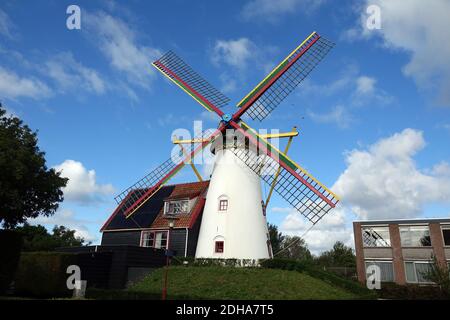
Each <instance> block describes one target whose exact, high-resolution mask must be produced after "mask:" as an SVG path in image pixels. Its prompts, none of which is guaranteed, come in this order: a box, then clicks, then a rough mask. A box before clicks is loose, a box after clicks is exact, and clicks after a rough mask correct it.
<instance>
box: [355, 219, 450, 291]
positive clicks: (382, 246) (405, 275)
mask: <svg viewBox="0 0 450 320" xmlns="http://www.w3.org/2000/svg"><path fill="white" fill-rule="evenodd" d="M353 231H354V239H355V251H356V265H357V271H358V280H359V281H360V282H362V283H365V282H366V268H367V267H368V266H369V265H373V264H375V265H377V266H379V267H380V270H381V281H382V282H383V281H384V282H395V283H397V284H401V285H402V284H406V283H416V284H429V282H428V281H427V280H426V279H425V278H424V277H423V274H424V273H425V272H426V271H427V270H428V268H429V266H430V263H431V261H432V256H433V255H434V256H435V257H436V258H437V260H438V262H439V263H441V264H447V265H448V264H449V263H450V219H414V220H378V221H355V222H353Z"/></svg>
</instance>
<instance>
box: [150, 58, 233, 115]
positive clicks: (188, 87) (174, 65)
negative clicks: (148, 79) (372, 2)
mask: <svg viewBox="0 0 450 320" xmlns="http://www.w3.org/2000/svg"><path fill="white" fill-rule="evenodd" d="M153 65H154V66H155V67H156V68H157V69H158V70H159V71H161V72H162V73H163V74H164V75H165V76H166V77H168V78H169V79H170V80H171V81H172V82H174V83H175V84H176V85H177V86H179V87H180V88H181V89H183V90H184V91H185V92H186V93H187V94H189V95H190V96H191V97H193V98H194V99H195V100H196V101H197V102H198V103H200V104H201V105H202V106H203V107H204V108H206V109H207V110H209V111H215V109H216V108H221V107H224V106H225V105H227V104H228V102H229V101H230V99H229V98H228V97H226V96H225V95H224V94H223V93H221V92H220V91H219V90H217V89H216V88H214V87H213V86H212V85H211V84H209V83H208V82H207V81H206V80H205V79H203V78H202V77H201V76H200V75H199V74H198V73H197V72H195V71H194V70H193V69H192V68H191V67H190V66H189V65H188V64H187V63H186V62H184V61H183V60H182V59H181V58H180V57H178V56H177V55H176V54H175V53H173V52H172V51H169V52H167V53H166V54H164V55H163V56H162V57H161V58H159V59H158V60H156V61H155V62H153Z"/></svg>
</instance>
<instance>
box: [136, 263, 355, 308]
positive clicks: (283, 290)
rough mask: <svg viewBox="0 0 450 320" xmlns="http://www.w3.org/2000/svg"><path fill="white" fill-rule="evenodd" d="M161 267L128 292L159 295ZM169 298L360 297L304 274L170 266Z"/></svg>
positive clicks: (270, 270) (247, 269) (297, 298)
mask: <svg viewBox="0 0 450 320" xmlns="http://www.w3.org/2000/svg"><path fill="white" fill-rule="evenodd" d="M163 272H164V269H158V270H156V271H154V272H153V273H151V274H149V275H148V276H146V277H145V278H144V279H143V280H142V281H140V282H139V283H136V284H135V285H133V286H132V287H131V288H129V291H131V292H136V293H146V294H154V295H158V294H160V293H161V288H162V284H163V281H162V279H163ZM168 278H169V286H168V298H169V299H171V297H172V298H176V297H190V298H191V299H252V300H253V299H279V300H294V299H295V300H300V299H359V298H360V296H358V295H357V294H355V293H351V292H350V291H348V290H345V289H343V288H339V287H336V286H333V285H332V284H329V283H326V282H324V281H322V280H320V279H317V278H314V277H311V276H309V275H307V274H304V273H301V272H297V271H288V270H278V269H264V268H234V267H218V266H211V267H186V266H174V267H171V268H170V269H169V277H168Z"/></svg>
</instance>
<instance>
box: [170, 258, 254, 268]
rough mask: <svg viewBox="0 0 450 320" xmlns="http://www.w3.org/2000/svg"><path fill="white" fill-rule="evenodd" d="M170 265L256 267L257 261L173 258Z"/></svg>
mask: <svg viewBox="0 0 450 320" xmlns="http://www.w3.org/2000/svg"><path fill="white" fill-rule="evenodd" d="M171 264H172V265H175V266H178V265H185V264H186V265H188V266H191V267H211V266H222V267H258V266H259V262H258V260H252V259H215V258H193V257H186V258H180V257H174V258H173V259H172V262H171Z"/></svg>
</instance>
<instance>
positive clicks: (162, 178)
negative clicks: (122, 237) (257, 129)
mask: <svg viewBox="0 0 450 320" xmlns="http://www.w3.org/2000/svg"><path fill="white" fill-rule="evenodd" d="M224 128H225V126H224V125H221V126H220V127H219V128H218V129H217V130H215V131H214V132H213V133H212V134H211V139H206V140H205V142H202V143H200V144H198V145H197V146H196V147H195V148H194V149H193V150H192V151H191V152H189V153H188V154H187V155H186V156H185V157H184V158H183V157H181V158H180V159H178V160H176V159H173V158H172V157H171V158H170V159H168V160H166V161H164V162H163V163H162V164H161V165H159V166H158V167H157V168H156V169H154V170H153V171H152V172H150V173H149V174H147V175H146V176H145V177H143V178H142V179H140V180H139V181H138V182H136V183H135V184H133V185H132V186H131V187H129V188H127V189H126V190H125V191H123V192H122V193H120V194H119V195H118V196H116V197H115V200H116V202H117V203H118V204H119V206H120V207H121V213H123V214H124V215H125V216H126V217H127V218H128V217H130V216H131V215H132V214H133V213H134V212H135V211H136V210H137V209H139V208H140V207H141V206H142V205H143V204H144V203H145V202H146V201H147V200H148V199H150V198H151V197H152V196H153V195H154V194H155V193H156V192H158V190H159V189H160V188H161V187H162V186H163V185H164V184H166V183H167V182H168V181H169V180H170V179H171V178H172V177H173V176H175V175H176V174H177V173H178V172H179V171H180V170H181V169H182V168H183V167H184V165H185V164H187V163H190V162H191V161H192V159H193V158H194V157H195V156H196V155H197V154H198V153H200V152H201V151H202V150H203V149H204V148H205V147H206V146H207V145H208V144H209V143H210V142H211V141H212V138H213V137H215V136H217V135H219V134H220V133H221V132H222V131H223V130H224Z"/></svg>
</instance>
